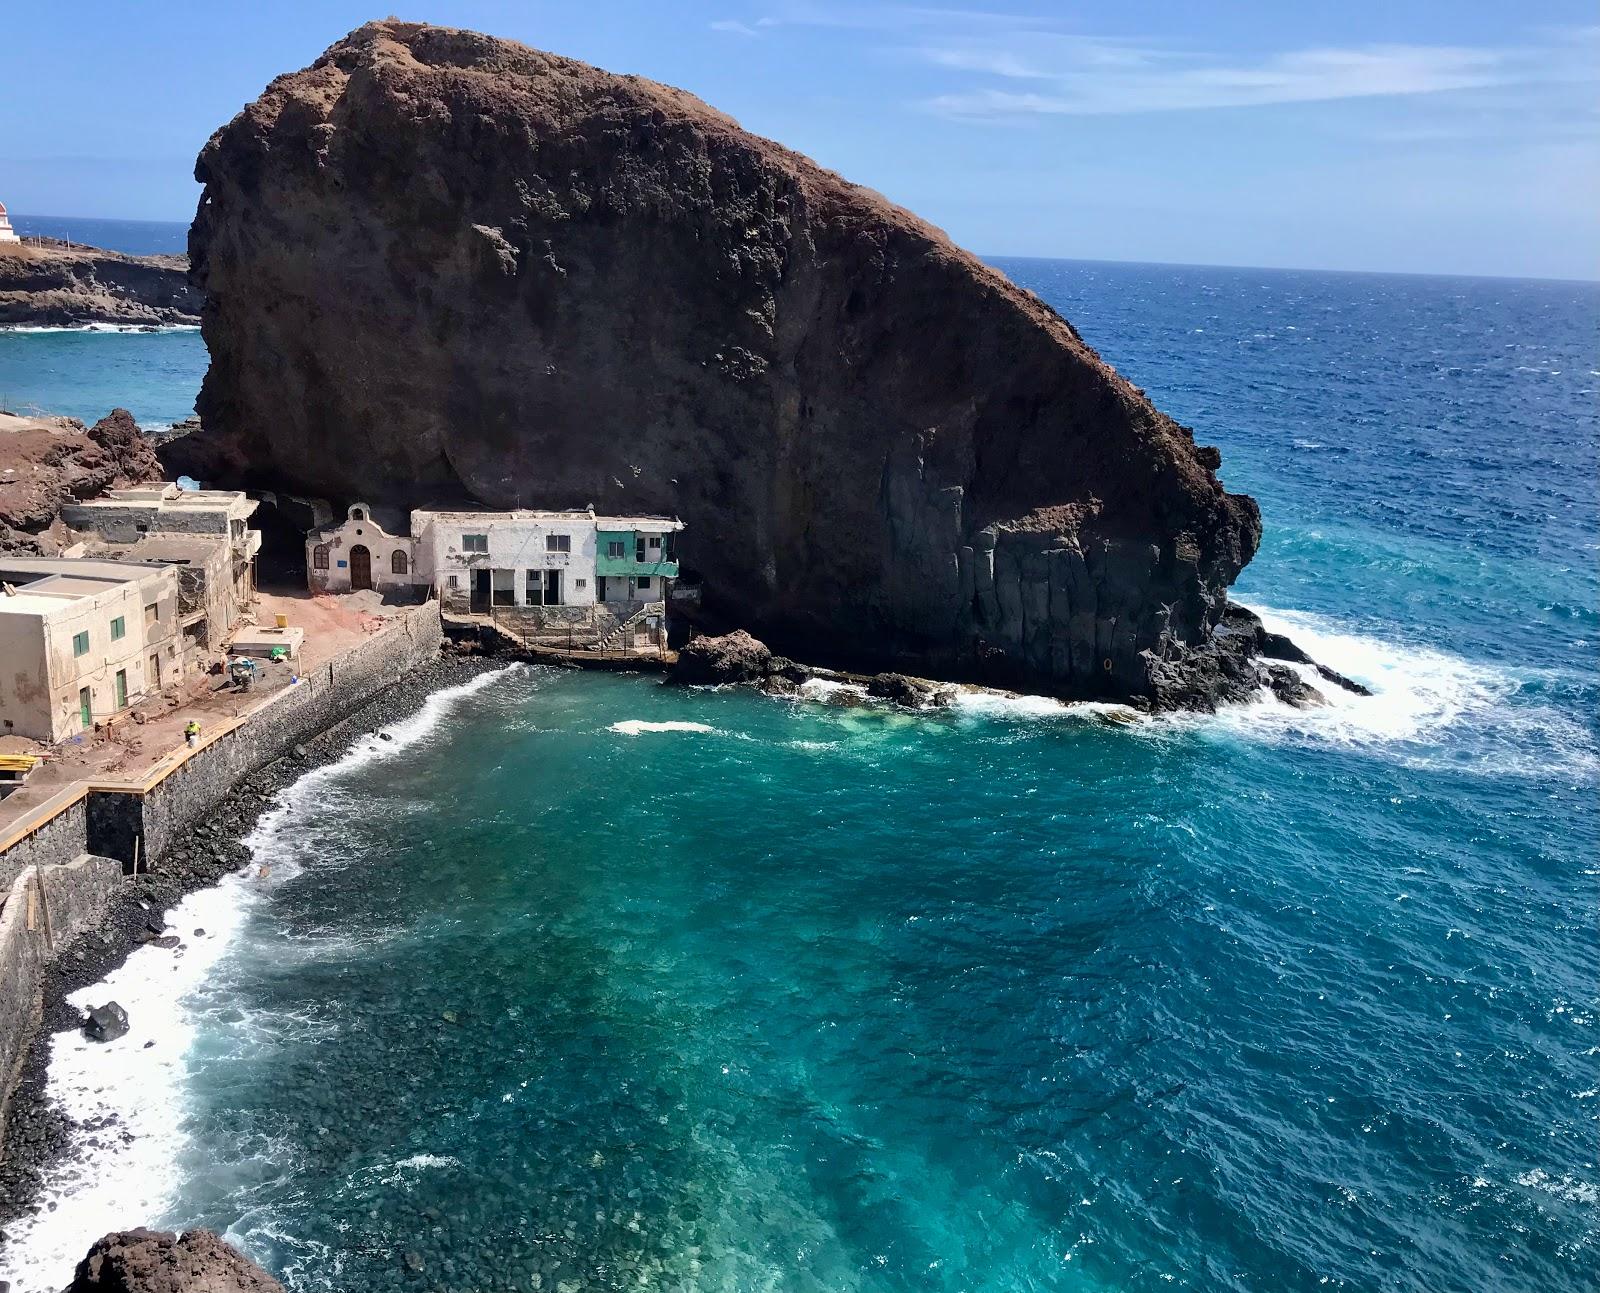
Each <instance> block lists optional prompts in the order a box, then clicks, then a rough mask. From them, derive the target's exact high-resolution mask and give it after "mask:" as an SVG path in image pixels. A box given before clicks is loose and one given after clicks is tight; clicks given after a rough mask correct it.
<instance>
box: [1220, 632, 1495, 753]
mask: <svg viewBox="0 0 1600 1293" xmlns="http://www.w3.org/2000/svg"><path fill="white" fill-rule="evenodd" d="M1254 609H1255V611H1256V614H1258V615H1260V616H1261V620H1262V622H1263V623H1264V624H1265V625H1266V626H1267V628H1268V629H1269V630H1270V631H1272V632H1275V633H1283V634H1286V635H1288V637H1290V638H1291V639H1293V641H1294V642H1295V643H1296V645H1298V646H1300V647H1301V648H1302V649H1304V650H1305V652H1306V653H1307V654H1308V655H1310V656H1311V658H1312V659H1313V660H1316V661H1317V662H1318V663H1319V664H1323V665H1326V666H1327V667H1328V668H1330V669H1336V670H1338V671H1339V672H1340V673H1342V674H1344V675H1345V676H1346V677H1348V678H1352V679H1354V680H1355V681H1356V682H1359V683H1363V684H1365V685H1366V686H1367V687H1369V688H1370V689H1371V690H1372V693H1373V694H1372V695H1371V696H1357V695H1355V694H1353V693H1351V692H1348V691H1346V690H1345V689H1344V688H1343V687H1339V686H1336V685H1335V684H1333V683H1329V682H1327V681H1325V680H1323V679H1322V678H1321V677H1320V676H1319V675H1318V674H1317V672H1316V671H1315V670H1314V669H1310V668H1308V667H1306V666H1294V667H1295V668H1297V669H1299V670H1300V672H1301V673H1303V674H1304V675H1305V678H1306V681H1307V682H1309V683H1311V684H1312V685H1314V686H1315V687H1316V688H1317V689H1318V690H1319V691H1321V692H1322V694H1323V695H1324V696H1326V697H1327V698H1328V704H1327V705H1325V706H1316V707H1313V708H1311V709H1296V708H1294V707H1293V706H1289V705H1284V704H1280V703H1279V702H1277V701H1276V700H1273V699H1271V698H1270V697H1268V696H1263V698H1262V699H1261V700H1260V701H1259V702H1258V703H1256V704H1253V705H1249V706H1244V707H1237V706H1235V707H1231V708H1229V709H1226V710H1224V711H1223V712H1222V714H1221V715H1220V716H1219V717H1220V719H1221V721H1222V722H1224V723H1232V724H1236V725H1244V726H1248V727H1256V728H1262V729H1267V730H1270V729H1274V728H1277V729H1282V730H1284V731H1286V732H1297V733H1304V734H1307V735H1313V736H1317V737H1320V738H1322V739H1324V740H1327V741H1333V742H1338V743H1341V744H1364V743H1369V742H1393V741H1409V740H1414V739H1416V738H1418V737H1419V736H1422V735H1424V734H1426V733H1428V732H1432V731H1436V730H1438V729H1441V728H1445V727H1448V726H1450V725H1451V724H1453V723H1455V722H1457V721H1458V720H1460V719H1461V718H1462V717H1463V716H1464V715H1466V714H1468V713H1471V712H1474V711H1479V710H1483V709H1485V708H1487V707H1488V706H1490V705H1493V704H1495V703H1496V702H1498V701H1500V700H1502V699H1504V698H1505V697H1506V696H1508V695H1510V694H1511V692H1513V691H1514V690H1515V689H1516V682H1515V680H1514V679H1512V678H1510V677H1507V676H1506V675H1504V674H1502V673H1499V672H1497V671H1496V670H1494V669H1491V668H1488V667H1487V666H1484V665H1475V664H1472V663H1471V662H1469V661H1466V660H1463V659H1461V658H1460V657H1459V656H1453V655H1449V654H1447V653H1446V652H1443V651H1436V650H1432V649H1430V648H1427V647H1404V646H1400V645H1398V644H1396V643H1393V642H1388V641H1385V640H1383V639H1381V638H1376V637H1368V636H1364V635H1361V634H1357V633H1352V632H1350V631H1349V630H1347V629H1345V628H1342V627H1340V626H1337V625H1334V624H1331V623H1330V622H1329V621H1327V620H1325V619H1322V618H1321V617H1319V616H1316V615H1310V614H1307V613H1305V612H1302V611H1280V610H1273V609H1271V608H1269V607H1256V608H1254Z"/></svg>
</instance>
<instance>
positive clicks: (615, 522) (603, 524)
mask: <svg viewBox="0 0 1600 1293" xmlns="http://www.w3.org/2000/svg"><path fill="white" fill-rule="evenodd" d="M594 523H595V525H597V526H598V527H599V528H600V529H602V530H681V529H683V522H682V521H680V520H678V518H677V517H675V516H597V517H595V518H594Z"/></svg>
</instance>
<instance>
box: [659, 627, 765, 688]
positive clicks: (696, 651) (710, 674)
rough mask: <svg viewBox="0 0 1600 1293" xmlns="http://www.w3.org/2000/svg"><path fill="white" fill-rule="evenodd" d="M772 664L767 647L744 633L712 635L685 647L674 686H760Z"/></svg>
mask: <svg viewBox="0 0 1600 1293" xmlns="http://www.w3.org/2000/svg"><path fill="white" fill-rule="evenodd" d="M771 664H772V652H770V651H769V650H767V647H766V644H765V643H764V642H761V641H759V640H758V639H756V638H753V637H751V636H750V635H749V634H748V633H746V632H745V631H744V630H743V629H735V630H734V631H733V632H732V633H725V634H723V635H722V636H721V637H711V636H709V635H705V636H701V637H697V638H695V639H694V640H693V641H691V642H688V643H685V644H684V646H683V647H682V649H681V650H679V652H678V662H677V663H676V664H675V665H674V666H673V668H672V678H673V681H674V682H683V683H698V684H712V685H716V684H721V683H728V682H756V681H758V680H759V679H761V678H764V677H765V676H766V675H767V673H768V671H769V669H770V667H771Z"/></svg>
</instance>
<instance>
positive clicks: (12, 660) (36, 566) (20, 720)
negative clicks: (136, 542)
mask: <svg viewBox="0 0 1600 1293" xmlns="http://www.w3.org/2000/svg"><path fill="white" fill-rule="evenodd" d="M177 603H178V573H177V571H176V570H175V569H174V568H172V567H170V566H160V567H155V566H140V565H133V564H128V563H123V562H115V561H79V560H74V559H71V558H64V557H31V558H13V557H8V558H0V659H3V660H4V661H5V667H4V668H3V669H0V733H4V734H7V735H11V734H15V735H18V736H27V737H32V738H33V739H35V740H40V741H52V742H54V741H61V740H65V739H67V738H68V737H71V736H75V735H77V734H78V733H80V732H86V731H90V730H92V729H93V727H94V725H95V724H96V723H98V722H103V721H104V720H106V719H108V718H111V717H113V716H114V715H116V714H118V713H120V712H121V711H123V710H125V709H127V707H128V706H129V705H131V704H134V703H136V702H137V701H139V700H141V699H142V698H143V697H144V696H145V695H146V694H147V693H149V692H152V691H155V690H158V689H160V688H161V687H163V686H165V685H167V684H168V683H169V682H172V681H176V679H177V678H178V677H180V676H181V674H182V670H183V656H182V652H181V638H180V636H179V635H178V634H177V632H176V613H177Z"/></svg>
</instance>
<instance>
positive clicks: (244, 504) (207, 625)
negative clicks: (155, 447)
mask: <svg viewBox="0 0 1600 1293" xmlns="http://www.w3.org/2000/svg"><path fill="white" fill-rule="evenodd" d="M258 506H259V504H257V502H256V501H255V500H254V499H253V498H250V497H249V496H248V495H246V494H245V493H244V491H242V490H236V489H183V488H181V487H180V486H178V485H176V484H174V483H173V482H171V481H156V482H154V483H153V484H149V485H134V486H131V487H129V488H127V489H108V490H107V491H106V492H105V493H104V494H103V495H102V496H100V497H99V498H91V499H86V500H84V501H83V502H77V503H69V504H67V505H66V506H65V507H63V508H62V509H61V519H62V521H63V522H64V523H65V524H66V525H67V526H68V528H70V529H71V530H73V531H75V532H76V533H77V534H78V536H79V537H81V538H85V539H87V540H88V541H89V542H90V543H91V544H92V546H93V547H94V548H96V549H97V550H98V551H100V552H104V553H105V554H106V555H108V556H110V555H115V556H117V557H119V558H120V557H126V558H127V559H128V560H131V561H144V562H151V563H166V564H170V565H174V566H179V567H182V568H184V570H185V575H184V594H185V596H184V602H185V612H186V614H187V615H188V616H189V619H188V621H186V624H185V628H186V630H187V631H188V632H189V633H190V635H191V637H192V638H193V639H194V644H195V645H198V646H206V645H209V646H210V647H212V648H213V649H214V648H216V647H217V646H219V645H220V644H221V642H222V640H223V638H224V637H225V636H226V634H227V632H228V630H229V629H230V628H231V627H232V626H233V624H234V622H235V621H236V620H237V619H238V617H239V613H240V611H241V610H242V609H243V608H244V606H245V605H246V604H247V603H248V602H249V601H250V598H251V597H252V596H253V595H254V592H255V558H256V554H257V553H258V552H260V551H261V531H260V530H252V529H251V528H250V518H251V517H252V516H254V515H255V511H256V508H257V507H258ZM157 540H160V542H157Z"/></svg>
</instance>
